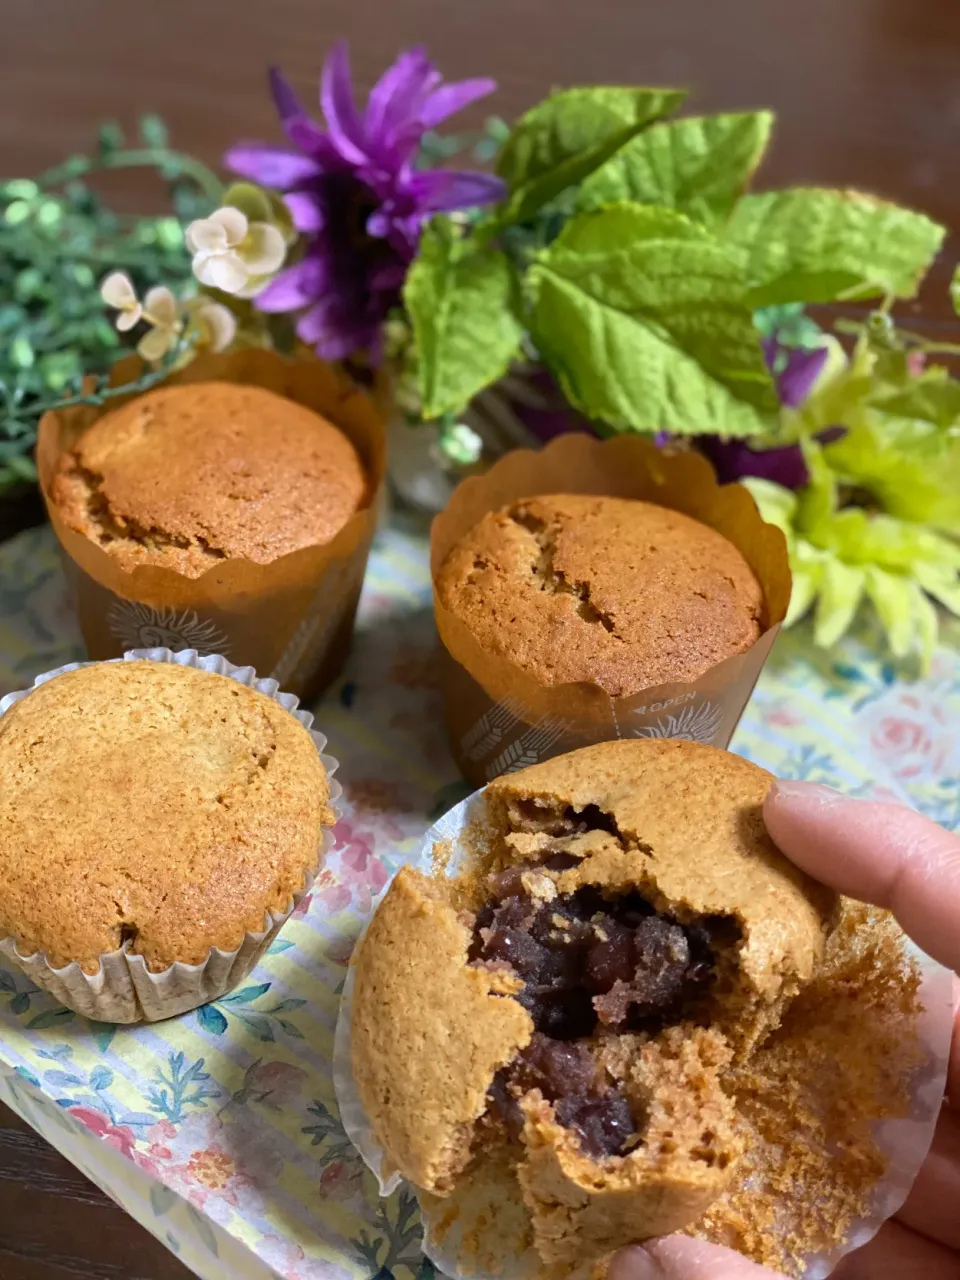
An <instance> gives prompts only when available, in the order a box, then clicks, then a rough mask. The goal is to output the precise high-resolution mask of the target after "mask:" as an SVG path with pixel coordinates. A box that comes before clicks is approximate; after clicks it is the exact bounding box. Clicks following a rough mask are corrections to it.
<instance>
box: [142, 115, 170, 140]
mask: <svg viewBox="0 0 960 1280" xmlns="http://www.w3.org/2000/svg"><path fill="white" fill-rule="evenodd" d="M140 137H141V138H142V139H143V141H144V142H145V143H146V145H147V146H148V147H157V148H160V147H165V146H166V145H167V143H168V141H169V140H170V134H169V131H168V130H167V126H166V125H165V124H164V122H163V121H162V120H161V119H160V117H159V116H158V115H155V114H154V113H153V112H152V111H151V112H148V113H147V114H146V115H143V116H141V117H140Z"/></svg>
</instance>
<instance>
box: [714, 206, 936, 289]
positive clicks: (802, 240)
mask: <svg viewBox="0 0 960 1280" xmlns="http://www.w3.org/2000/svg"><path fill="white" fill-rule="evenodd" d="M945 234H946V232H945V230H944V228H943V227H941V226H938V225H937V223H935V222H931V220H930V219H929V218H927V217H925V216H924V215H923V214H922V213H914V212H913V211H912V210H910V209H901V208H900V207H899V206H898V205H895V204H888V203H887V202H886V201H884V200H878V199H877V198H876V197H874V196H868V195H864V194H863V193H862V192H859V191H828V190H825V189H821V188H817V187H798V188H796V189H794V190H790V191H770V192H767V193H765V194H763V195H751V196H744V198H743V199H742V200H741V201H740V202H739V204H738V205H737V207H736V208H735V209H734V211H733V216H732V218H731V220H730V223H729V225H728V227H727V229H726V232H725V234H724V241H725V243H726V244H727V245H728V247H729V248H731V249H732V250H736V251H737V252H739V253H740V254H741V257H742V261H743V264H744V272H745V279H746V282H747V284H748V285H749V287H750V300H751V302H752V304H753V305H754V306H755V307H766V306H771V305H773V304H776V303H784V302H833V301H835V300H837V299H838V298H846V299H850V298H867V297H872V296H874V295H875V294H884V293H891V294H894V295H895V296H896V297H900V298H912V297H913V296H914V294H915V293H916V292H917V288H918V286H919V284H920V281H921V280H922V278H923V276H924V274H925V273H926V271H927V269H928V267H929V266H930V264H931V262H932V261H933V259H934V258H935V257H936V255H937V253H938V251H939V249H940V246H941V244H942V243H943V238H944V236H945Z"/></svg>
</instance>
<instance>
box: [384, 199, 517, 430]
mask: <svg viewBox="0 0 960 1280" xmlns="http://www.w3.org/2000/svg"><path fill="white" fill-rule="evenodd" d="M515 290H516V285H515V279H514V274H513V269H512V268H511V266H510V263H509V262H508V260H507V258H506V256H505V255H504V254H503V253H501V252H500V251H499V250H496V249H485V250H471V245H470V242H466V241H458V240H457V239H456V238H455V235H454V231H453V227H452V224H451V223H450V221H449V219H445V218H435V219H434V220H433V222H432V223H431V224H430V225H429V226H428V227H427V229H426V230H425V231H424V233H423V236H422V237H421V240H420V252H419V254H418V256H417V260H416V262H414V264H413V266H412V267H411V268H410V271H409V273H408V274H407V280H406V284H405V286H404V292H403V297H404V303H405V304H406V308H407V312H408V313H409V316H410V319H411V321H412V324H413V332H414V337H415V342H416V348H417V356H418V377H419V383H420V396H421V400H422V411H423V416H424V417H425V418H427V419H428V420H429V419H432V418H439V417H440V416H441V415H442V414H445V413H456V412H458V411H459V410H460V409H462V408H463V407H464V405H466V404H467V403H468V401H470V400H471V399H472V398H473V396H474V395H476V394H477V392H478V391H482V390H483V388H484V387H486V386H488V385H489V384H490V383H491V382H495V381H496V380H497V378H499V377H500V376H501V374H503V373H504V371H505V370H506V368H507V366H508V365H509V364H510V361H511V360H512V359H513V357H514V356H515V354H516V353H517V351H518V349H519V346H520V340H521V338H522V337H523V325H522V323H521V321H520V319H519V318H518V315H517V308H516V300H515V296H514V295H515Z"/></svg>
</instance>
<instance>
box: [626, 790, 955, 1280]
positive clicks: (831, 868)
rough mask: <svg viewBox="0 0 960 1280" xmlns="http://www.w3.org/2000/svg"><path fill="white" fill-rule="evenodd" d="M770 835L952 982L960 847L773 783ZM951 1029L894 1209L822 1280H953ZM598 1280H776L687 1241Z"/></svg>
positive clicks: (884, 812) (637, 1255) (910, 817)
mask: <svg viewBox="0 0 960 1280" xmlns="http://www.w3.org/2000/svg"><path fill="white" fill-rule="evenodd" d="M764 819H765V821H766V824H767V829H768V830H769V832H770V834H771V836H772V837H773V839H774V840H775V841H776V843H777V844H778V845H779V847H780V848H781V849H782V850H783V852H784V853H785V854H786V855H787V857H788V858H789V859H790V860H791V862H794V863H796V865H797V866H798V867H802V868H803V870H804V871H806V872H807V873H808V874H809V875H811V876H813V878H814V879H815V880H820V881H821V882H822V883H824V884H828V885H830V886H831V887H832V888H834V889H836V890H838V891H839V892H840V893H842V894H845V895H846V896H847V897H851V898H859V899H860V900H861V901H863V902H871V903H874V904H875V905H877V906H881V907H887V908H889V909H890V910H891V911H892V912H893V914H894V915H895V916H896V918H897V920H898V921H899V923H900V926H901V928H902V929H903V930H904V932H905V933H907V934H909V936H910V937H911V938H913V940H914V942H916V943H917V945H918V946H919V947H920V948H922V950H924V951H926V952H927V953H928V954H929V955H931V956H933V958H934V959H935V960H939V961H940V963H941V964H943V965H946V966H947V968H949V969H953V970H954V972H958V971H960V836H956V835H951V834H950V833H949V832H947V831H944V830H943V829H942V828H941V827H938V826H937V825H936V823H933V822H930V821H929V820H928V819H926V818H924V817H922V816H921V815H920V814H918V813H915V812H914V811H913V810H912V809H907V808H905V807H903V806H901V805H896V804H879V803H874V802H868V801H863V800H849V799H847V798H846V797H844V796H842V795H841V794H840V793H839V792H837V791H832V790H831V789H830V788H829V787H820V786H815V785H813V784H811V783H807V782H779V783H777V784H776V785H775V786H774V787H773V789H772V790H771V792H770V795H769V796H768V798H767V802H766V805H765V806H764ZM958 1026H960V1019H958V1021H956V1022H955V1024H954V1034H953V1045H952V1048H951V1054H950V1067H949V1071H948V1075H947V1095H946V1099H945V1104H946V1105H945V1106H944V1108H943V1111H942V1112H941V1115H940V1119H939V1121H938V1123H937V1130H936V1134H935V1136H934V1139H933V1145H932V1146H931V1148H930V1152H929V1154H928V1156H927V1159H926V1161H925V1162H924V1164H923V1167H922V1168H921V1170H920V1173H919V1174H918V1176H917V1180H916V1182H915V1183H914V1185H913V1188H912V1190H911V1192H910V1195H909V1196H908V1198H907V1200H906V1203H905V1204H904V1205H903V1207H902V1208H901V1209H900V1211H899V1212H898V1213H897V1214H896V1216H895V1217H894V1218H893V1219H892V1220H891V1221H889V1222H886V1223H885V1224H884V1225H883V1226H882V1227H881V1228H880V1231H879V1232H878V1233H877V1235H876V1236H875V1237H874V1239H873V1240H871V1241H870V1243H869V1244H867V1245H864V1247H863V1248H862V1249H857V1250H855V1252H853V1253H851V1254H848V1255H847V1256H846V1257H845V1258H844V1259H843V1260H842V1261H841V1262H840V1264H839V1265H838V1266H837V1268H836V1270H835V1271H834V1272H833V1280H914V1278H916V1280H960V1034H958V1030H957V1028H958ZM609 1280H783V1277H782V1276H780V1275H779V1274H778V1273H775V1272H773V1271H770V1270H769V1269H768V1268H766V1267H760V1266H757V1265H756V1264H755V1263H753V1262H750V1261H748V1260H747V1259H746V1258H744V1257H742V1256H741V1255H740V1254H739V1253H735V1252H733V1251H732V1250H730V1249H722V1248H720V1247H719V1246H717V1245H711V1244H707V1243H705V1242H704V1241H702V1240H694V1239H691V1238H689V1237H688V1236H679V1235H675V1236H664V1237H661V1238H660V1239H659V1240H650V1241H647V1243H646V1244H644V1245H635V1246H633V1247H631V1248H629V1249H622V1250H621V1251H620V1252H619V1253H618V1254H617V1255H616V1257H615V1258H614V1259H613V1261H612V1262H611V1264H610V1270H609Z"/></svg>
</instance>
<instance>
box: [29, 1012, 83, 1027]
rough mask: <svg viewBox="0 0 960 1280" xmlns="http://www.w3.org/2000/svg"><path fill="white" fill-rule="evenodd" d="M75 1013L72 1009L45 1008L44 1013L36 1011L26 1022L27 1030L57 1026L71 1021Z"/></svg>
mask: <svg viewBox="0 0 960 1280" xmlns="http://www.w3.org/2000/svg"><path fill="white" fill-rule="evenodd" d="M75 1016H76V1015H75V1014H74V1013H73V1010H72V1009H60V1008H57V1009H47V1010H46V1012H45V1013H38V1014H37V1016H36V1017H35V1018H31V1019H30V1021H29V1022H28V1023H27V1030H28V1031H45V1030H46V1029H47V1027H59V1026H62V1025H63V1024H64V1023H65V1022H72V1021H73V1019H74V1017H75Z"/></svg>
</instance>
